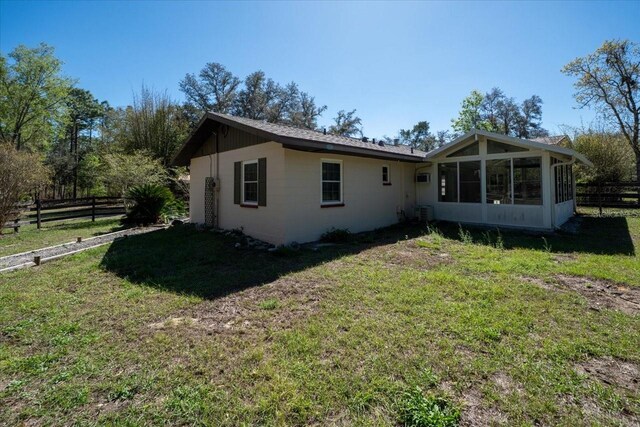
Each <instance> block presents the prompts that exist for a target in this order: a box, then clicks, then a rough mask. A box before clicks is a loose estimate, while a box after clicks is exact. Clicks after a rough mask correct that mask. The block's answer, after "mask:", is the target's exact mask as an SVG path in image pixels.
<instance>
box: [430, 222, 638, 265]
mask: <svg viewBox="0 0 640 427" xmlns="http://www.w3.org/2000/svg"><path fill="white" fill-rule="evenodd" d="M578 220H579V221H581V226H580V229H579V231H578V233H577V234H569V233H563V232H557V233H553V234H540V233H532V232H524V231H518V230H513V229H509V230H505V229H501V230H500V231H499V232H498V231H497V229H496V228H493V229H492V228H480V227H471V226H468V227H467V226H463V227H462V230H464V232H467V231H468V232H469V236H470V237H471V239H472V240H473V242H474V243H479V244H487V245H492V246H493V245H495V244H496V240H497V239H498V235H500V236H501V238H502V240H503V246H504V248H505V249H516V248H521V249H535V250H550V251H551V252H555V253H558V252H561V253H566V252H580V253H591V254H597V255H630V256H634V255H635V248H634V243H633V239H632V237H631V233H630V231H629V224H628V222H627V218H625V217H623V216H610V217H595V216H583V217H579V218H578ZM437 228H438V230H439V232H440V233H441V234H442V235H443V236H444V237H446V238H448V239H453V240H459V241H463V240H464V237H463V233H461V231H460V229H461V228H460V225H458V224H455V223H439V224H438V227H437Z"/></svg>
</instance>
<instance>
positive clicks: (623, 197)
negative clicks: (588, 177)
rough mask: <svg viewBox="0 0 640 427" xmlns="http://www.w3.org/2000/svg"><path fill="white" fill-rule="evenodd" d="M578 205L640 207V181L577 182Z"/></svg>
mask: <svg viewBox="0 0 640 427" xmlns="http://www.w3.org/2000/svg"><path fill="white" fill-rule="evenodd" d="M576 203H577V204H578V206H592V207H599V208H600V209H602V208H628V209H639V208H640V182H602V183H596V184H582V183H580V184H576Z"/></svg>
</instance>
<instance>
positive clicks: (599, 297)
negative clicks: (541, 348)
mask: <svg viewBox="0 0 640 427" xmlns="http://www.w3.org/2000/svg"><path fill="white" fill-rule="evenodd" d="M524 279H525V280H526V281H527V282H529V283H534V284H536V285H538V286H540V287H543V288H545V289H550V290H554V291H573V292H577V293H579V294H580V295H582V296H583V297H584V298H585V299H586V300H587V301H588V302H589V308H590V309H592V310H596V311H599V310H601V309H603V308H607V309H611V310H618V311H621V312H623V313H626V314H629V315H632V316H637V315H638V314H640V288H635V287H630V286H626V285H622V284H619V283H615V282H611V281H609V280H602V279H592V278H588V277H577V276H565V275H558V276H555V277H554V279H553V281H549V282H546V281H544V280H542V279H539V278H535V277H526V278H524Z"/></svg>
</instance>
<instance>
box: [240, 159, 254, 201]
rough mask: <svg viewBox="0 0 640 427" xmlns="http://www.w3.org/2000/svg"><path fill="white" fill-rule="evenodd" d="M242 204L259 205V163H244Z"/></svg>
mask: <svg viewBox="0 0 640 427" xmlns="http://www.w3.org/2000/svg"><path fill="white" fill-rule="evenodd" d="M242 202H243V203H245V204H247V205H257V204H258V161H257V160H250V161H246V162H243V163H242Z"/></svg>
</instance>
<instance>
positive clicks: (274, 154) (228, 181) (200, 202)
mask: <svg viewBox="0 0 640 427" xmlns="http://www.w3.org/2000/svg"><path fill="white" fill-rule="evenodd" d="M284 151H285V150H284V148H282V145H281V144H278V143H275V142H268V143H264V144H258V145H253V146H250V147H245V148H240V149H237V150H231V151H225V152H222V153H220V154H212V155H210V156H203V157H196V158H193V159H191V183H190V202H189V203H190V215H191V221H192V222H195V223H204V209H205V208H204V187H205V177H207V176H212V177H215V176H216V174H215V173H216V166H217V159H216V156H220V159H219V167H220V171H219V178H220V192H219V195H218V200H219V206H218V215H219V217H218V226H219V227H220V228H223V229H234V228H242V229H243V231H244V232H245V233H246V234H248V235H250V236H253V237H255V238H257V239H260V240H264V241H265V242H269V243H273V244H281V243H283V242H284V239H285V237H284V236H285V208H286V205H287V202H286V195H285V192H284V190H285V185H284ZM261 157H266V158H267V206H259V207H256V208H248V207H242V206H240V205H235V204H234V203H233V188H234V187H233V179H234V176H233V164H234V162H237V161H246V160H256V159H258V158H261Z"/></svg>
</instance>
